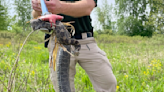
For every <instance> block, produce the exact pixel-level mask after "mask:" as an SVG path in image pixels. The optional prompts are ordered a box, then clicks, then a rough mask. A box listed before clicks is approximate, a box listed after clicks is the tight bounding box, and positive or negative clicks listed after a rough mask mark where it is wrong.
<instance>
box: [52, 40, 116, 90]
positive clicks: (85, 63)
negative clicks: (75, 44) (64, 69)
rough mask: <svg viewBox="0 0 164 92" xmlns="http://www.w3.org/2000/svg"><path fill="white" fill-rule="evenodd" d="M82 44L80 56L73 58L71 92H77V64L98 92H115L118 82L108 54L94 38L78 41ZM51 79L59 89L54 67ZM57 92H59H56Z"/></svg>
mask: <svg viewBox="0 0 164 92" xmlns="http://www.w3.org/2000/svg"><path fill="white" fill-rule="evenodd" d="M78 41H79V42H80V44H81V50H80V54H79V56H76V57H71V61H70V69H69V77H70V86H71V92H75V87H74V76H75V74H76V69H75V66H76V63H79V65H80V66H81V67H82V68H83V69H84V70H85V71H86V73H87V74H88V75H89V78H90V81H91V82H92V85H93V87H94V90H95V91H96V92H115V91H116V85H117V81H116V78H115V76H114V74H113V72H112V66H111V64H110V62H109V60H108V58H107V57H106V53H105V52H104V51H102V50H101V49H100V48H99V47H98V46H97V43H96V42H95V40H94V38H93V37H90V38H84V37H83V39H82V40H78ZM50 71H51V73H50V78H51V81H52V83H53V85H54V89H55V90H56V89H57V76H56V72H55V71H54V70H53V67H50ZM56 92H58V91H57V90H56Z"/></svg>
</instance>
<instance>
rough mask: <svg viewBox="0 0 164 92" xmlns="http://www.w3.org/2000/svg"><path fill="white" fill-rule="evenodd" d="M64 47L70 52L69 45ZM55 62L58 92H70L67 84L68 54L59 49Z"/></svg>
mask: <svg viewBox="0 0 164 92" xmlns="http://www.w3.org/2000/svg"><path fill="white" fill-rule="evenodd" d="M64 47H65V48H67V50H68V51H71V46H70V45H64ZM56 60H57V61H56V62H57V70H56V71H57V80H58V88H59V92H71V89H70V83H69V64H70V54H68V53H67V52H65V51H63V49H62V48H61V47H59V49H58V55H57V58H56Z"/></svg>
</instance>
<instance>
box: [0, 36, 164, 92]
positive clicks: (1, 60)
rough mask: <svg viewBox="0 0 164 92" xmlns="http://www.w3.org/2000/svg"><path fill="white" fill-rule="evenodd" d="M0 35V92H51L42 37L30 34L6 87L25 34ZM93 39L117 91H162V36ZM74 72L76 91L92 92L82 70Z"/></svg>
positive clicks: (98, 37)
mask: <svg viewBox="0 0 164 92" xmlns="http://www.w3.org/2000/svg"><path fill="white" fill-rule="evenodd" d="M2 34H3V35H4V34H5V33H1V36H0V91H2V92H3V91H4V92H6V91H7V87H11V91H12V92H54V91H53V86H52V84H51V81H50V78H49V73H50V72H49V64H48V57H49V56H48V50H47V49H46V48H44V44H43V40H42V39H43V34H42V33H34V34H33V35H32V36H31V37H30V39H29V40H28V42H27V43H26V44H25V46H24V48H23V50H22V52H21V55H20V58H19V62H18V65H17V68H16V71H15V77H14V78H13V79H12V86H8V82H9V78H10V72H11V70H12V67H13V65H14V62H15V59H16V56H17V54H18V51H19V49H20V47H21V46H22V42H23V40H24V38H25V36H26V34H24V36H23V37H22V36H20V35H17V36H13V37H11V35H9V36H6V35H5V36H2ZM8 34H9V33H8ZM36 35H37V36H36ZM38 35H40V36H38ZM95 38H96V41H97V43H98V45H99V47H100V48H101V49H102V50H104V51H105V52H106V55H107V57H108V59H109V61H110V63H111V64H112V67H113V73H114V75H115V76H116V79H117V92H164V72H163V69H164V57H163V56H164V36H163V35H154V36H153V37H152V38H147V37H140V36H135V37H128V36H111V35H95ZM38 39H39V40H38ZM76 69H77V73H76V76H75V88H76V91H77V92H95V91H94V89H93V87H92V84H91V83H90V81H89V78H88V76H87V75H86V73H85V71H84V70H83V69H82V68H81V67H80V66H79V65H77V66H76Z"/></svg>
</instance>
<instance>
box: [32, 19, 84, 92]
mask: <svg viewBox="0 0 164 92" xmlns="http://www.w3.org/2000/svg"><path fill="white" fill-rule="evenodd" d="M31 26H32V28H33V30H34V31H35V30H38V29H41V28H47V29H52V28H51V26H50V23H49V22H44V21H41V20H40V19H36V20H32V21H31ZM53 30H54V31H53V33H52V35H51V36H56V37H57V41H58V43H59V44H62V45H63V46H64V47H65V48H66V49H67V50H68V51H69V52H71V45H74V46H75V51H74V52H73V54H74V55H78V54H79V50H80V48H81V45H80V44H79V42H78V41H77V40H76V39H72V38H71V36H70V33H69V32H68V30H67V29H66V28H65V25H63V24H62V23H61V22H60V21H56V27H55V29H53ZM53 34H55V35H53ZM56 62H57V80H58V88H59V89H58V90H59V92H71V89H70V83H69V64H70V54H69V53H67V52H65V51H64V50H63V48H62V47H61V46H59V49H58V52H57V57H56Z"/></svg>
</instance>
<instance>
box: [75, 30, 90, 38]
mask: <svg viewBox="0 0 164 92" xmlns="http://www.w3.org/2000/svg"><path fill="white" fill-rule="evenodd" d="M86 34H87V38H89V37H93V35H92V33H91V32H87V33H86ZM72 38H75V39H82V35H81V34H78V35H77V34H76V35H74V36H72Z"/></svg>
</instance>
